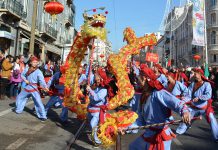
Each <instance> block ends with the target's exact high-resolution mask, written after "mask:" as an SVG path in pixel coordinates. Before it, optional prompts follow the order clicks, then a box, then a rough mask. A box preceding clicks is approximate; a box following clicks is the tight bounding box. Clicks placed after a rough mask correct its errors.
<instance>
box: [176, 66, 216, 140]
mask: <svg viewBox="0 0 218 150" xmlns="http://www.w3.org/2000/svg"><path fill="white" fill-rule="evenodd" d="M194 77H195V82H192V83H191V84H190V86H189V91H190V92H189V97H190V98H191V99H192V100H191V101H190V106H191V117H192V118H193V117H195V116H199V115H206V119H207V122H208V123H209V124H210V127H211V131H212V134H213V138H214V140H215V142H218V124H217V120H216V118H215V117H214V111H213V108H212V99H211V96H212V88H211V84H210V83H209V82H211V81H209V80H207V79H206V77H204V72H203V70H201V69H195V73H194ZM208 81H209V82H208ZM211 83H212V82H211ZM212 84H213V83H212ZM187 129H188V126H187V125H186V124H184V123H182V124H180V125H179V127H178V128H177V130H176V133H178V134H183V133H185V131H186V130H187Z"/></svg>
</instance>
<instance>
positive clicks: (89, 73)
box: [88, 39, 95, 85]
mask: <svg viewBox="0 0 218 150" xmlns="http://www.w3.org/2000/svg"><path fill="white" fill-rule="evenodd" d="M92 40H93V41H92V49H91V55H90V60H89V72H88V85H90V77H91V72H92V64H93V59H94V58H93V55H94V50H95V39H92Z"/></svg>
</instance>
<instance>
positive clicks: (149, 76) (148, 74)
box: [140, 65, 164, 90]
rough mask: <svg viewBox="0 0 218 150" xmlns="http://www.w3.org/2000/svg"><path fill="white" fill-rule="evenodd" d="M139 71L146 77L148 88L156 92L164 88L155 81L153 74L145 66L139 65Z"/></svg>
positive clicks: (155, 77)
mask: <svg viewBox="0 0 218 150" xmlns="http://www.w3.org/2000/svg"><path fill="white" fill-rule="evenodd" d="M140 69H141V71H142V72H143V73H144V74H145V76H146V77H147V81H148V85H149V86H150V87H152V88H155V89H157V90H162V89H163V88H164V87H163V85H162V84H161V83H160V81H158V80H157V76H156V75H155V73H154V72H153V71H152V70H151V69H150V68H148V67H146V66H145V65H141V66H140Z"/></svg>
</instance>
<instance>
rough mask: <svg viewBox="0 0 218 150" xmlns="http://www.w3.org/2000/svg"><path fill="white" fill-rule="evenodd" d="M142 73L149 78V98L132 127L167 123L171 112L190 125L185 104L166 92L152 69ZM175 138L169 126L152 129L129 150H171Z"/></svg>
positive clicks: (144, 68)
mask: <svg viewBox="0 0 218 150" xmlns="http://www.w3.org/2000/svg"><path fill="white" fill-rule="evenodd" d="M141 71H143V73H144V74H145V76H146V77H147V81H146V83H145V84H147V86H145V88H147V89H145V90H146V92H147V93H148V95H149V96H148V98H147V100H146V103H145V104H144V106H143V110H142V112H141V113H140V114H139V118H138V119H137V121H136V122H135V123H134V124H133V125H132V127H134V126H135V127H138V126H143V125H150V124H156V123H162V122H167V120H168V118H169V115H170V114H169V111H170V110H173V111H175V112H177V113H178V114H180V115H181V116H182V118H183V122H185V123H187V124H190V121H191V120H190V112H189V110H188V107H187V106H186V105H185V102H183V101H180V100H179V99H178V98H176V97H175V96H173V95H172V94H170V93H169V92H167V91H166V90H164V89H163V85H162V84H161V83H160V82H159V81H158V80H157V76H156V75H155V74H154V72H153V71H152V70H151V69H149V68H147V67H142V68H141ZM175 137H176V136H175V134H174V133H173V132H172V131H171V129H170V128H169V127H168V125H163V126H159V127H150V128H149V129H147V130H146V131H145V132H144V134H143V135H142V136H140V137H138V138H137V139H136V140H135V141H134V142H132V143H131V144H130V145H129V149H130V150H142V149H143V150H148V149H158V150H170V147H171V142H172V139H173V138H175Z"/></svg>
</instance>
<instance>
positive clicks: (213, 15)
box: [210, 13, 216, 25]
mask: <svg viewBox="0 0 218 150" xmlns="http://www.w3.org/2000/svg"><path fill="white" fill-rule="evenodd" d="M210 19H211V20H210V21H211V25H216V13H212V14H211V18H210Z"/></svg>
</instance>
